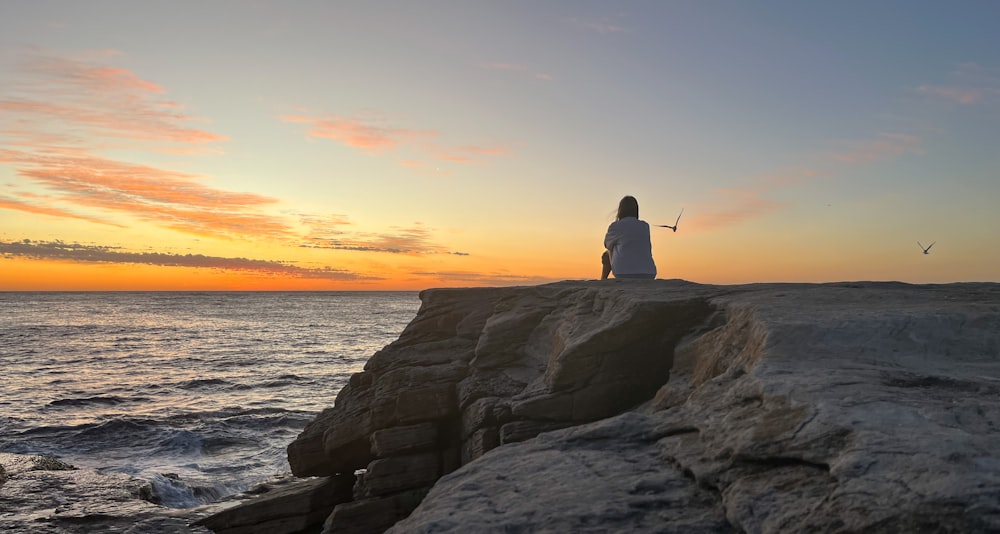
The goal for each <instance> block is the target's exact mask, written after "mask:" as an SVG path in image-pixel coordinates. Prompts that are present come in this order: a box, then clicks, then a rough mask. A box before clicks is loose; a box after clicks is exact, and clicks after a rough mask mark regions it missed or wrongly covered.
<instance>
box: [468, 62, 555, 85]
mask: <svg viewBox="0 0 1000 534" xmlns="http://www.w3.org/2000/svg"><path fill="white" fill-rule="evenodd" d="M479 66H480V67H482V68H484V69H487V70H495V71H503V72H513V73H517V74H522V75H524V76H530V77H532V78H535V79H536V80H542V81H546V82H550V81H552V80H554V79H555V77H554V76H552V75H551V74H549V73H547V72H542V71H539V70H537V69H534V68H532V67H530V66H528V65H522V64H520V63H504V62H487V63H480V65H479Z"/></svg>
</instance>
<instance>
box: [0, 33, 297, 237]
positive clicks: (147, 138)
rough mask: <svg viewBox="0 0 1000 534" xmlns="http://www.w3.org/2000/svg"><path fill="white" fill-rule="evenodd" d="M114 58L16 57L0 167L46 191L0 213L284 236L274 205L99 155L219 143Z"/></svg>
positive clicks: (7, 90)
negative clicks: (123, 217)
mask: <svg viewBox="0 0 1000 534" xmlns="http://www.w3.org/2000/svg"><path fill="white" fill-rule="evenodd" d="M120 55H121V54H120V53H119V52H115V51H95V52H90V53H78V54H76V56H75V57H68V56H67V57H60V56H56V55H54V54H52V53H43V52H38V51H32V52H29V53H24V54H22V57H21V62H20V63H19V65H18V66H17V68H16V69H15V71H14V72H13V73H12V74H13V75H14V76H12V77H11V78H10V79H11V80H12V81H11V82H10V83H8V84H5V85H4V87H3V91H4V92H3V93H2V94H0V125H2V126H0V128H2V129H0V135H2V136H3V138H4V146H3V148H0V164H8V165H10V166H11V167H12V168H13V169H14V170H15V173H16V175H17V176H19V177H20V178H22V179H24V180H27V181H29V182H32V183H34V184H36V185H39V186H42V187H44V188H45V189H44V191H45V193H44V194H41V195H37V196H36V197H32V198H29V197H26V196H24V195H23V194H22V195H21V196H20V197H19V198H18V199H13V198H7V199H6V202H4V203H2V204H0V209H12V210H18V211H23V212H26V213H36V214H41V215H50V216H55V217H64V218H69V219H77V220H86V221H89V222H96V223H100V224H110V223H108V222H107V220H106V217H103V216H102V215H101V214H95V213H96V212H95V211H94V210H97V212H116V213H123V214H127V215H129V216H131V217H134V218H136V219H138V220H142V221H147V222H151V223H153V224H157V225H160V226H163V227H166V228H172V229H175V230H179V231H183V232H187V233H192V234H196V235H202V236H216V237H230V238H231V237H237V236H239V237H246V236H254V237H256V236H265V237H288V236H291V235H292V231H291V228H290V227H289V226H288V224H287V223H286V222H285V221H284V220H283V219H281V218H278V217H274V216H270V215H267V214H264V213H262V212H261V209H262V208H265V207H269V206H272V205H274V204H276V203H277V200H276V199H273V198H269V197H265V196H261V195H255V194H252V193H237V192H231V191H225V190H222V189H217V188H213V187H210V186H208V185H206V182H207V181H208V177H206V176H201V175H197V174H193V173H188V172H180V171H174V170H169V169H163V168H156V167H152V166H148V165H140V164H136V163H129V162H126V161H120V160H115V159H110V158H108V157H104V156H102V155H100V154H101V153H103V152H107V151H109V150H120V149H129V150H136V151H142V152H153V153H166V154H199V153H206V152H208V153H211V152H217V151H218V150H219V149H218V148H215V147H214V146H213V145H215V144H217V143H218V142H221V141H224V140H225V139H226V137H225V136H222V135H218V134H215V133H212V132H209V131H206V130H204V129H201V128H196V127H193V126H191V124H192V123H195V122H201V121H200V119H197V118H194V117H191V116H188V115H186V114H184V113H183V110H182V107H181V106H180V105H179V104H178V103H176V102H174V101H171V100H169V99H167V98H165V96H166V93H167V91H166V89H165V88H164V87H163V86H162V85H161V84H159V83H156V82H153V81H149V80H146V79H144V78H142V77H140V76H139V75H137V74H136V73H134V72H132V71H131V70H128V69H124V68H121V67H118V66H113V65H109V64H107V61H109V60H112V59H114V58H117V57H119V56H120ZM81 211H82V212H84V213H81ZM87 212H90V213H87Z"/></svg>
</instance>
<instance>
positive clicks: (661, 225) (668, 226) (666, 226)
mask: <svg viewBox="0 0 1000 534" xmlns="http://www.w3.org/2000/svg"><path fill="white" fill-rule="evenodd" d="M681 215H684V208H681V213H680V215H678V216H677V220H676V221H674V225H673V226H670V225H667V224H658V225H656V226H659V227H660V228H670V229H671V230H673V231H675V232H676V231H677V223H679V222H681Z"/></svg>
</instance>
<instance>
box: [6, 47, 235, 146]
mask: <svg viewBox="0 0 1000 534" xmlns="http://www.w3.org/2000/svg"><path fill="white" fill-rule="evenodd" d="M97 57H101V58H104V59H107V57H108V56H107V54H104V55H100V56H97ZM12 74H13V75H14V79H15V80H16V82H14V83H11V84H9V85H7V89H6V91H5V93H4V94H3V95H0V116H3V117H5V118H6V119H7V120H6V121H5V122H7V123H8V124H9V125H11V126H8V127H7V128H4V132H3V133H4V134H5V136H7V137H10V138H11V139H12V140H13V142H14V143H18V142H22V143H23V142H24V141H29V142H36V141H37V139H38V136H39V134H40V133H50V134H51V133H55V134H59V133H61V132H65V131H77V132H78V137H77V138H76V139H77V140H79V141H81V142H91V143H92V141H90V140H92V139H95V138H96V139H101V140H102V141H103V143H104V145H105V146H102V147H101V148H120V147H134V145H135V143H136V140H141V141H152V142H159V143H165V144H166V145H174V144H180V145H207V144H211V143H217V142H221V141H224V140H225V139H226V137H225V136H222V135H218V134H215V133H212V132H209V131H206V130H204V129H201V128H197V127H193V126H191V123H197V122H203V120H202V119H198V118H196V117H192V116H190V115H186V114H185V113H183V111H182V108H181V106H180V105H178V104H177V103H176V102H173V101H170V100H167V99H165V98H164V95H165V93H166V90H165V89H164V88H163V87H162V86H161V85H159V84H157V83H155V82H152V81H148V80H145V79H143V78H141V77H139V76H138V75H136V74H135V73H133V72H132V71H130V70H127V69H124V68H120V67H113V66H109V65H104V64H99V63H95V62H93V60H90V59H87V60H82V59H72V58H67V57H59V56H55V55H51V54H44V53H40V52H35V53H29V54H27V55H26V56H25V58H24V61H23V62H22V63H21V65H20V66H19V67H18V69H17V71H16V72H14V73H12ZM38 148H39V149H44V148H46V147H38ZM57 148H63V149H64V148H65V146H60V147H57ZM143 148H144V149H146V150H156V151H162V152H168V153H169V152H171V150H172V149H173V147H171V146H165V145H163V144H161V145H155V144H146V145H144V146H143Z"/></svg>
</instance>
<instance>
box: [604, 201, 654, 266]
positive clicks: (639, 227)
mask: <svg viewBox="0 0 1000 534" xmlns="http://www.w3.org/2000/svg"><path fill="white" fill-rule="evenodd" d="M604 248H605V249H607V250H605V251H604V254H602V255H601V263H602V264H603V265H604V269H603V270H602V272H601V280H607V279H608V275H609V274H611V273H614V275H615V278H644V279H648V280H652V279H654V278H656V263H654V262H653V246H652V244H651V242H650V240H649V224H648V223H647V222H646V221H643V220H640V219H639V202H638V201H637V200H636V199H635V197H633V196H625V197H623V198H622V200H621V202H619V203H618V218H617V219H616V220H615V222H613V223H611V226H608V233H607V234H606V235H605V236H604Z"/></svg>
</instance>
